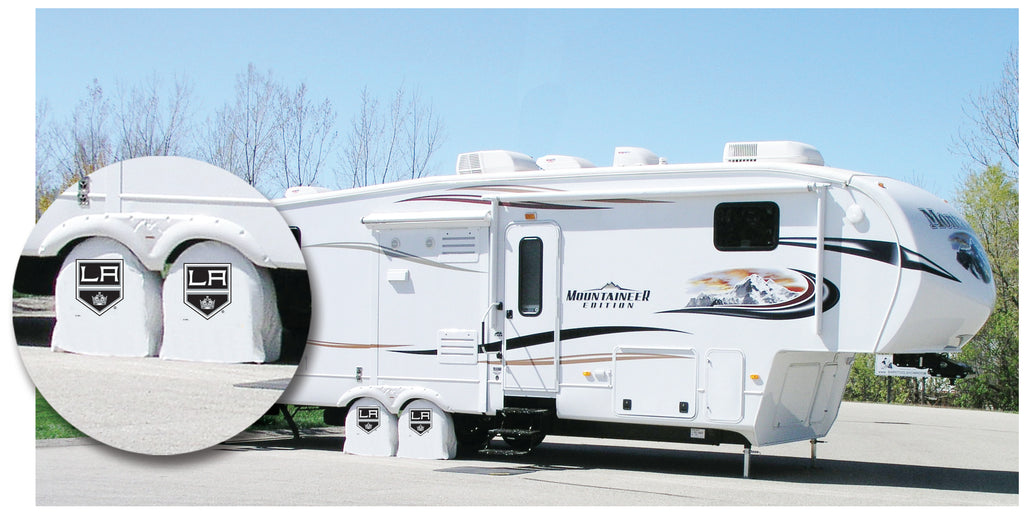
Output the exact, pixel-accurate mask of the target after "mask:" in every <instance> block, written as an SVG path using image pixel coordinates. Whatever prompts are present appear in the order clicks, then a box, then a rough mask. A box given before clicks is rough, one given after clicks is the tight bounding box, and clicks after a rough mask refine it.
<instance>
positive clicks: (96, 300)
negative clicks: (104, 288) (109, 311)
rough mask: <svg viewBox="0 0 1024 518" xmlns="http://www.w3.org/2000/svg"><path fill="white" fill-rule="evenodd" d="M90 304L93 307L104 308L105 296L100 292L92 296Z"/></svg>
mask: <svg viewBox="0 0 1024 518" xmlns="http://www.w3.org/2000/svg"><path fill="white" fill-rule="evenodd" d="M92 304H93V305H94V306H106V305H107V296H106V295H104V294H103V292H100V293H97V294H95V295H93V296H92Z"/></svg>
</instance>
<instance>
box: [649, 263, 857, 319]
mask: <svg viewBox="0 0 1024 518" xmlns="http://www.w3.org/2000/svg"><path fill="white" fill-rule="evenodd" d="M823 284H824V286H822V294H823V295H824V296H823V301H822V310H823V311H828V310H829V309H832V308H833V307H834V306H835V305H836V304H838V303H839V289H838V288H837V287H836V285H835V284H833V283H832V282H831V281H829V280H828V279H823ZM689 285H690V291H689V295H688V297H689V298H688V302H687V303H686V306H685V307H683V308H680V309H671V310H666V311H660V312H659V313H691V314H704V315H718V316H727V317H740V318H755V319H767V320H791V319H796V318H805V317H809V316H812V315H813V314H814V292H815V275H814V274H812V273H810V272H805V271H802V270H793V269H785V270H772V269H761V268H758V269H755V268H734V269H730V270H720V271H717V272H710V273H707V274H704V275H701V276H699V277H695V278H693V279H690V282H689Z"/></svg>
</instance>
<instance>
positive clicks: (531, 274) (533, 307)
mask: <svg viewBox="0 0 1024 518" xmlns="http://www.w3.org/2000/svg"><path fill="white" fill-rule="evenodd" d="M543 260H544V242H543V241H541V239H540V238H539V237H524V238H523V239H521V240H520V241H519V314H520V315H523V316H525V317H535V316H537V315H539V314H540V312H541V306H542V304H541V302H542V301H541V298H542V297H541V293H542V291H541V289H542V288H543V280H544V271H543V270H544V268H543Z"/></svg>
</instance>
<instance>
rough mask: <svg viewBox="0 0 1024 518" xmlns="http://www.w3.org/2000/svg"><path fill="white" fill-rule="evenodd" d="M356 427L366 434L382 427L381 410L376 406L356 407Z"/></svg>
mask: <svg viewBox="0 0 1024 518" xmlns="http://www.w3.org/2000/svg"><path fill="white" fill-rule="evenodd" d="M356 426H358V427H359V428H360V429H361V430H362V431H364V432H366V433H370V432H373V431H374V430H376V429H377V427H378V426H380V409H379V408H377V407H375V406H361V407H356Z"/></svg>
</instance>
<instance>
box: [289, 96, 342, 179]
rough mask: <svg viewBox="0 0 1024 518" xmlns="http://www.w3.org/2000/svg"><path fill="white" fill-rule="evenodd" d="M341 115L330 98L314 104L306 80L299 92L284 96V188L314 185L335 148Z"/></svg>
mask: <svg viewBox="0 0 1024 518" xmlns="http://www.w3.org/2000/svg"><path fill="white" fill-rule="evenodd" d="M336 120H337V115H336V114H335V113H334V108H333V107H332V106H331V102H330V100H328V99H324V100H323V102H321V103H320V104H318V105H314V104H313V102H312V101H311V100H310V99H309V98H308V91H307V89H306V85H305V83H302V84H300V85H299V87H298V88H297V89H296V91H295V93H294V94H292V93H291V92H287V91H284V92H282V96H281V116H280V124H279V126H278V128H279V132H278V134H279V138H280V146H281V147H280V150H281V156H280V162H281V170H280V173H281V177H280V178H279V181H280V183H282V184H283V187H284V188H288V187H293V186H297V185H312V184H313V183H314V182H316V181H317V178H318V177H319V175H320V172H321V171H322V170H323V169H324V168H325V167H326V162H327V159H328V157H329V156H330V154H331V151H332V150H333V149H334V144H335V141H336V140H337V138H338V132H337V130H335V129H334V124H335V121H336Z"/></svg>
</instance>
